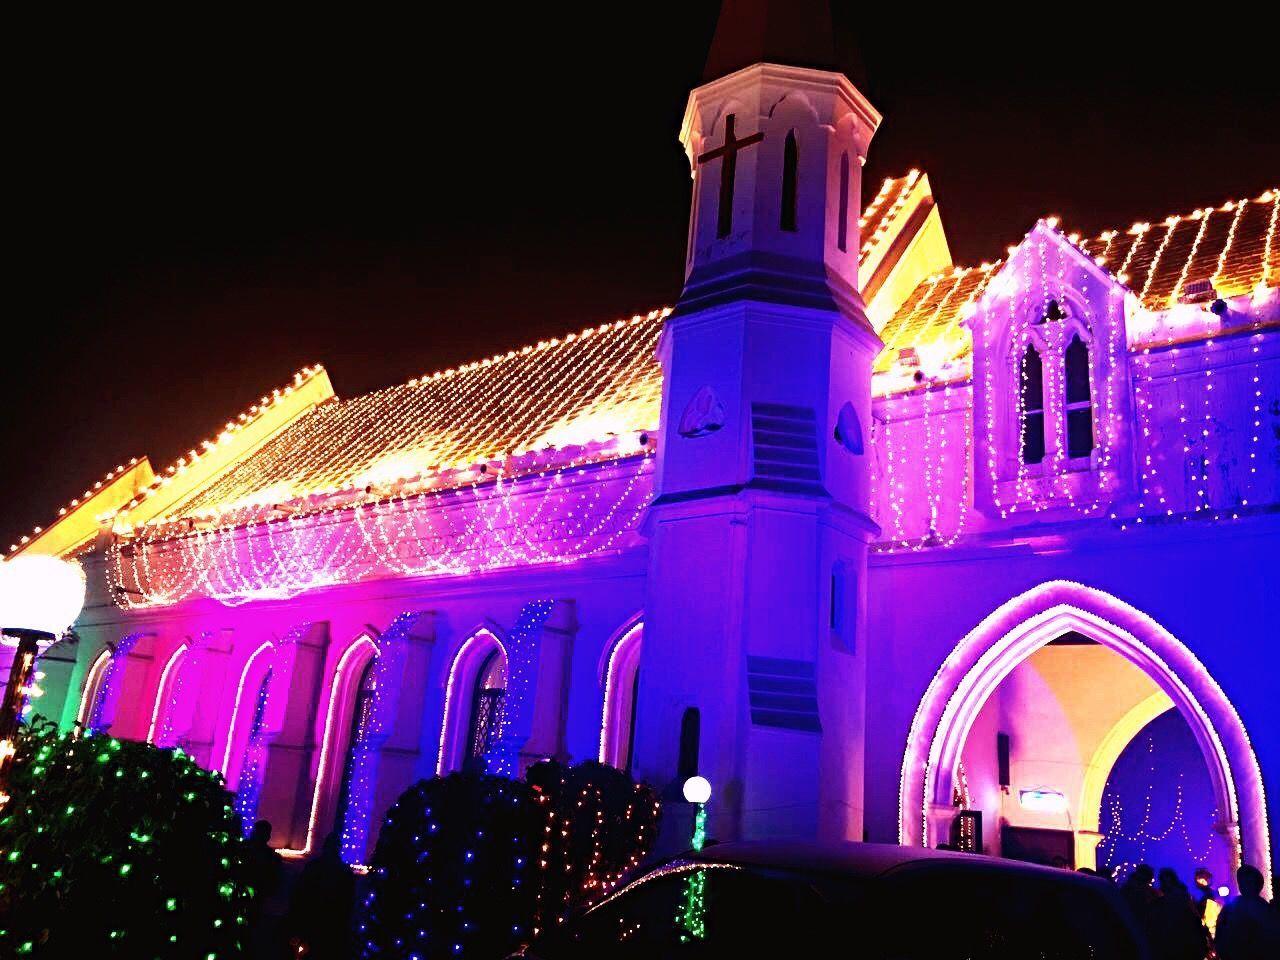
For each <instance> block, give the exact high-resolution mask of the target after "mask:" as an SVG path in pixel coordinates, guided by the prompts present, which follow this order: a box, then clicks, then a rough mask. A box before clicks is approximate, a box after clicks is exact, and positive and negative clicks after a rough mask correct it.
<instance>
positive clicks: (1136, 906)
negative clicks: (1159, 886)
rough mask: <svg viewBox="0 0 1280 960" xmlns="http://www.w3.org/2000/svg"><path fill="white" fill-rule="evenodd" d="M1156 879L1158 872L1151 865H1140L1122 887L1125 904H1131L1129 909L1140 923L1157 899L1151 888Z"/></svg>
mask: <svg viewBox="0 0 1280 960" xmlns="http://www.w3.org/2000/svg"><path fill="white" fill-rule="evenodd" d="M1155 878H1156V872H1155V870H1154V869H1152V867H1151V864H1149V863H1140V864H1138V865H1137V866H1136V867H1134V868H1133V872H1132V873H1130V874H1129V876H1128V877H1126V878H1125V881H1124V883H1123V884H1122V885H1121V887H1120V892H1121V893H1122V894H1123V895H1124V899H1125V902H1126V903H1128V904H1129V909H1130V910H1132V911H1133V915H1134V917H1135V918H1137V919H1138V920H1139V921H1141V920H1142V919H1143V918H1144V917H1145V916H1146V913H1147V907H1149V906H1150V905H1151V902H1152V901H1153V900H1155V898H1156V891H1155V890H1154V889H1152V887H1151V882H1152V881H1153V880H1155Z"/></svg>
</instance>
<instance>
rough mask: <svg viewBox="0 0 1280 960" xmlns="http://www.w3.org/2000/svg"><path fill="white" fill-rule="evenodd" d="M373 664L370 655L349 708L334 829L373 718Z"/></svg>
mask: <svg viewBox="0 0 1280 960" xmlns="http://www.w3.org/2000/svg"><path fill="white" fill-rule="evenodd" d="M377 663H378V658H377V657H371V658H370V659H369V662H368V663H366V664H365V667H364V672H363V673H361V674H360V686H359V687H358V688H357V689H356V699H355V703H354V704H353V705H352V708H351V727H350V729H349V732H348V734H347V750H346V754H345V755H344V757H343V761H342V780H341V782H340V787H339V793H338V805H337V808H336V810H335V816H334V821H333V822H334V829H336V830H339V831H340V830H342V827H343V824H344V823H346V819H347V807H348V805H349V804H350V802H351V786H352V783H351V780H352V777H353V775H354V774H355V772H356V771H355V767H356V757H357V756H358V752H359V749H360V746H361V744H363V743H364V741H365V739H366V738H367V736H368V733H369V724H370V721H371V720H372V719H373V705H374V701H375V700H376V699H377V695H378V680H377V671H376V667H377ZM255 720H256V718H255Z"/></svg>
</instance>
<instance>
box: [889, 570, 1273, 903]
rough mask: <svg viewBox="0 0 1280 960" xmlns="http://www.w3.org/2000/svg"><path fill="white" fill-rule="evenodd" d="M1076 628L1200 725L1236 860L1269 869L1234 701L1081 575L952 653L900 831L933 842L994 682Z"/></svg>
mask: <svg viewBox="0 0 1280 960" xmlns="http://www.w3.org/2000/svg"><path fill="white" fill-rule="evenodd" d="M1068 631H1075V632H1077V633H1080V634H1083V635H1084V636H1086V637H1089V638H1090V639H1092V640H1094V641H1096V642H1098V643H1100V644H1102V645H1103V646H1106V647H1108V648H1109V649H1111V650H1113V651H1115V652H1116V653H1118V654H1120V655H1121V656H1123V657H1124V658H1125V659H1126V660H1129V661H1130V662H1131V663H1133V664H1135V665H1136V666H1138V667H1139V668H1140V669H1142V670H1143V672H1145V673H1146V674H1147V675H1148V676H1149V677H1150V678H1151V679H1152V680H1153V681H1154V682H1155V683H1156V685H1157V686H1159V687H1160V689H1161V690H1163V691H1164V693H1165V694H1167V695H1168V696H1169V698H1170V700H1172V701H1173V704H1174V705H1175V706H1176V707H1177V708H1178V709H1179V711H1181V713H1182V714H1183V716H1184V717H1185V718H1186V720H1187V722H1188V724H1189V725H1190V727H1191V730H1192V732H1193V733H1194V734H1195V738H1196V741H1197V743H1198V744H1199V745H1200V748H1201V752H1202V753H1203V754H1204V757H1205V761H1206V766H1207V767H1208V768H1209V774H1210V780H1211V782H1212V783H1213V788H1214V791H1215V795H1216V798H1217V801H1218V809H1219V811H1222V812H1224V820H1223V822H1222V823H1221V824H1220V832H1222V833H1223V834H1224V835H1225V836H1226V839H1227V840H1228V844H1229V846H1230V848H1231V850H1232V855H1233V858H1234V859H1235V861H1236V863H1237V864H1238V863H1240V862H1248V863H1252V864H1254V865H1256V866H1258V868H1259V869H1261V870H1262V872H1263V876H1264V877H1268V878H1269V876H1270V871H1271V848H1270V837H1269V828H1268V823H1267V809H1266V795H1265V791H1264V788H1263V784H1262V775H1261V770H1260V767H1259V765H1258V759H1257V756H1256V755H1255V753H1254V750H1253V745H1252V743H1251V742H1250V740H1249V736H1248V733H1247V732H1246V731H1245V728H1244V724H1243V722H1242V721H1241V719H1240V716H1239V714H1238V713H1237V712H1236V709H1235V707H1234V706H1233V705H1232V704H1231V702H1230V700H1228V699H1227V696H1226V694H1225V693H1224V692H1223V690H1222V688H1221V687H1220V686H1219V685H1218V683H1217V681H1216V680H1214V679H1213V677H1212V676H1211V675H1210V674H1209V672H1208V671H1207V670H1206V669H1205V667H1204V665H1203V664H1202V663H1201V662H1200V661H1199V660H1198V659H1197V658H1196V656H1195V655H1194V654H1193V653H1192V652H1191V651H1190V650H1189V649H1188V648H1187V647H1186V646H1185V645H1184V644H1183V643H1182V642H1181V641H1179V640H1178V639H1177V638H1176V637H1174V636H1173V634H1171V633H1170V632H1169V631H1167V630H1166V629H1165V628H1164V627H1162V626H1161V625H1160V624H1159V623H1157V622H1156V621H1155V620H1154V619H1152V618H1151V617H1150V616H1148V615H1147V614H1145V613H1143V612H1142V611H1140V610H1138V609H1137V608H1135V607H1132V606H1130V605H1129V604H1127V603H1125V602H1124V601H1122V600H1119V599H1117V598H1116V597H1114V596H1111V595H1110V594H1107V593H1105V592H1103V591H1101V590H1097V589H1094V588H1092V587H1088V586H1085V585H1084V584H1080V583H1074V582H1072V581H1066V580H1053V581H1048V582H1046V583H1043V584H1040V585H1039V586H1037V587H1034V588H1032V589H1031V590H1028V591H1027V592H1026V593H1023V594H1021V595H1020V596H1018V597H1015V598H1013V599H1012V600H1010V601H1008V602H1007V603H1005V604H1003V605H1001V606H1000V607H998V608H997V609H996V610H995V611H994V612H993V613H991V614H990V615H989V616H988V617H986V619H984V620H983V621H982V622H981V623H980V624H978V626H977V627H975V628H974V629H973V630H972V631H971V632H970V633H969V634H967V635H966V636H965V637H964V639H963V640H961V641H960V643H959V644H957V645H956V647H955V649H954V650H952V651H951V653H950V654H948V656H947V658H946V659H945V660H944V661H943V663H942V665H941V667H940V668H939V669H938V672H937V673H936V674H935V675H934V677H933V680H932V681H931V682H930V684H929V687H928V689H927V690H926V692H925V695H924V697H923V699H922V700H921V702H920V705H919V707H918V708H917V710H916V714H915V717H914V718H913V719H912V723H911V729H910V733H909V735H908V737H907V744H906V750H905V752H904V755H903V763H902V770H901V774H900V778H899V806H898V839H899V842H900V843H902V844H905V845H915V846H920V845H924V846H932V845H934V844H935V843H937V842H940V841H942V840H945V839H946V838H945V837H942V836H941V832H942V830H943V829H944V828H945V827H947V826H949V820H950V816H951V814H952V813H953V808H952V805H951V796H952V790H953V784H954V781H955V776H956V769H957V766H958V764H959V761H960V754H961V750H962V749H963V747H964V743H965V741H966V739H967V738H968V734H969V730H970V728H971V726H972V724H973V721H974V719H975V718H976V717H977V715H978V712H979V711H980V710H981V709H982V706H983V704H984V703H985V702H986V701H987V698H988V697H989V696H990V694H991V693H992V691H994V690H995V688H996V687H997V686H999V684H1000V682H1001V681H1002V680H1003V679H1004V678H1005V677H1006V676H1008V674H1009V673H1010V672H1011V671H1012V670H1013V668H1014V667H1016V666H1017V665H1018V664H1019V663H1021V662H1023V661H1024V660H1026V658H1027V657H1028V656H1030V655H1031V654H1032V653H1034V652H1035V651H1036V650H1038V649H1040V648H1041V647H1043V646H1045V645H1046V644H1047V643H1049V642H1050V641H1051V640H1053V639H1054V638H1056V637H1058V636H1061V635H1062V634H1063V633H1065V632H1068Z"/></svg>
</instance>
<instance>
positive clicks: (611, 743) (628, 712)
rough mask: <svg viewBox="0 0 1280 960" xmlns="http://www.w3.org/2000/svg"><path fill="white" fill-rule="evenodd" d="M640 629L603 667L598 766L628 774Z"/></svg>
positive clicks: (630, 632) (636, 698) (615, 648)
mask: <svg viewBox="0 0 1280 960" xmlns="http://www.w3.org/2000/svg"><path fill="white" fill-rule="evenodd" d="M643 637H644V628H643V626H642V625H640V624H636V625H635V626H633V627H631V628H630V629H629V630H627V632H626V633H624V634H623V635H622V637H621V638H619V640H618V642H617V643H615V644H614V645H613V649H612V650H611V651H610V653H609V659H608V662H607V663H606V665H605V676H604V713H603V717H602V720H601V729H600V762H601V763H607V764H610V765H612V766H615V767H617V768H618V769H619V770H630V769H631V764H632V760H633V758H634V755H635V738H636V707H637V704H638V702H639V694H640V648H641V643H642V640H643Z"/></svg>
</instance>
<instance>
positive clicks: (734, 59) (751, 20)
mask: <svg viewBox="0 0 1280 960" xmlns="http://www.w3.org/2000/svg"><path fill="white" fill-rule="evenodd" d="M755 63H777V64H783V65H785V66H789V67H808V68H810V69H814V70H839V65H838V62H837V59H836V48H835V37H834V34H833V31H832V26H831V2H830V0H724V2H723V4H722V5H721V7H720V18H719V20H717V21H716V33H715V37H714V38H713V39H712V41H711V52H710V54H709V55H708V56H707V65H706V68H705V69H704V70H703V74H702V82H703V83H709V82H710V81H712V80H718V79H719V78H720V77H723V76H726V75H728V74H730V73H734V72H735V71H737V70H741V69H743V68H744V67H749V66H751V65H752V64H755Z"/></svg>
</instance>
